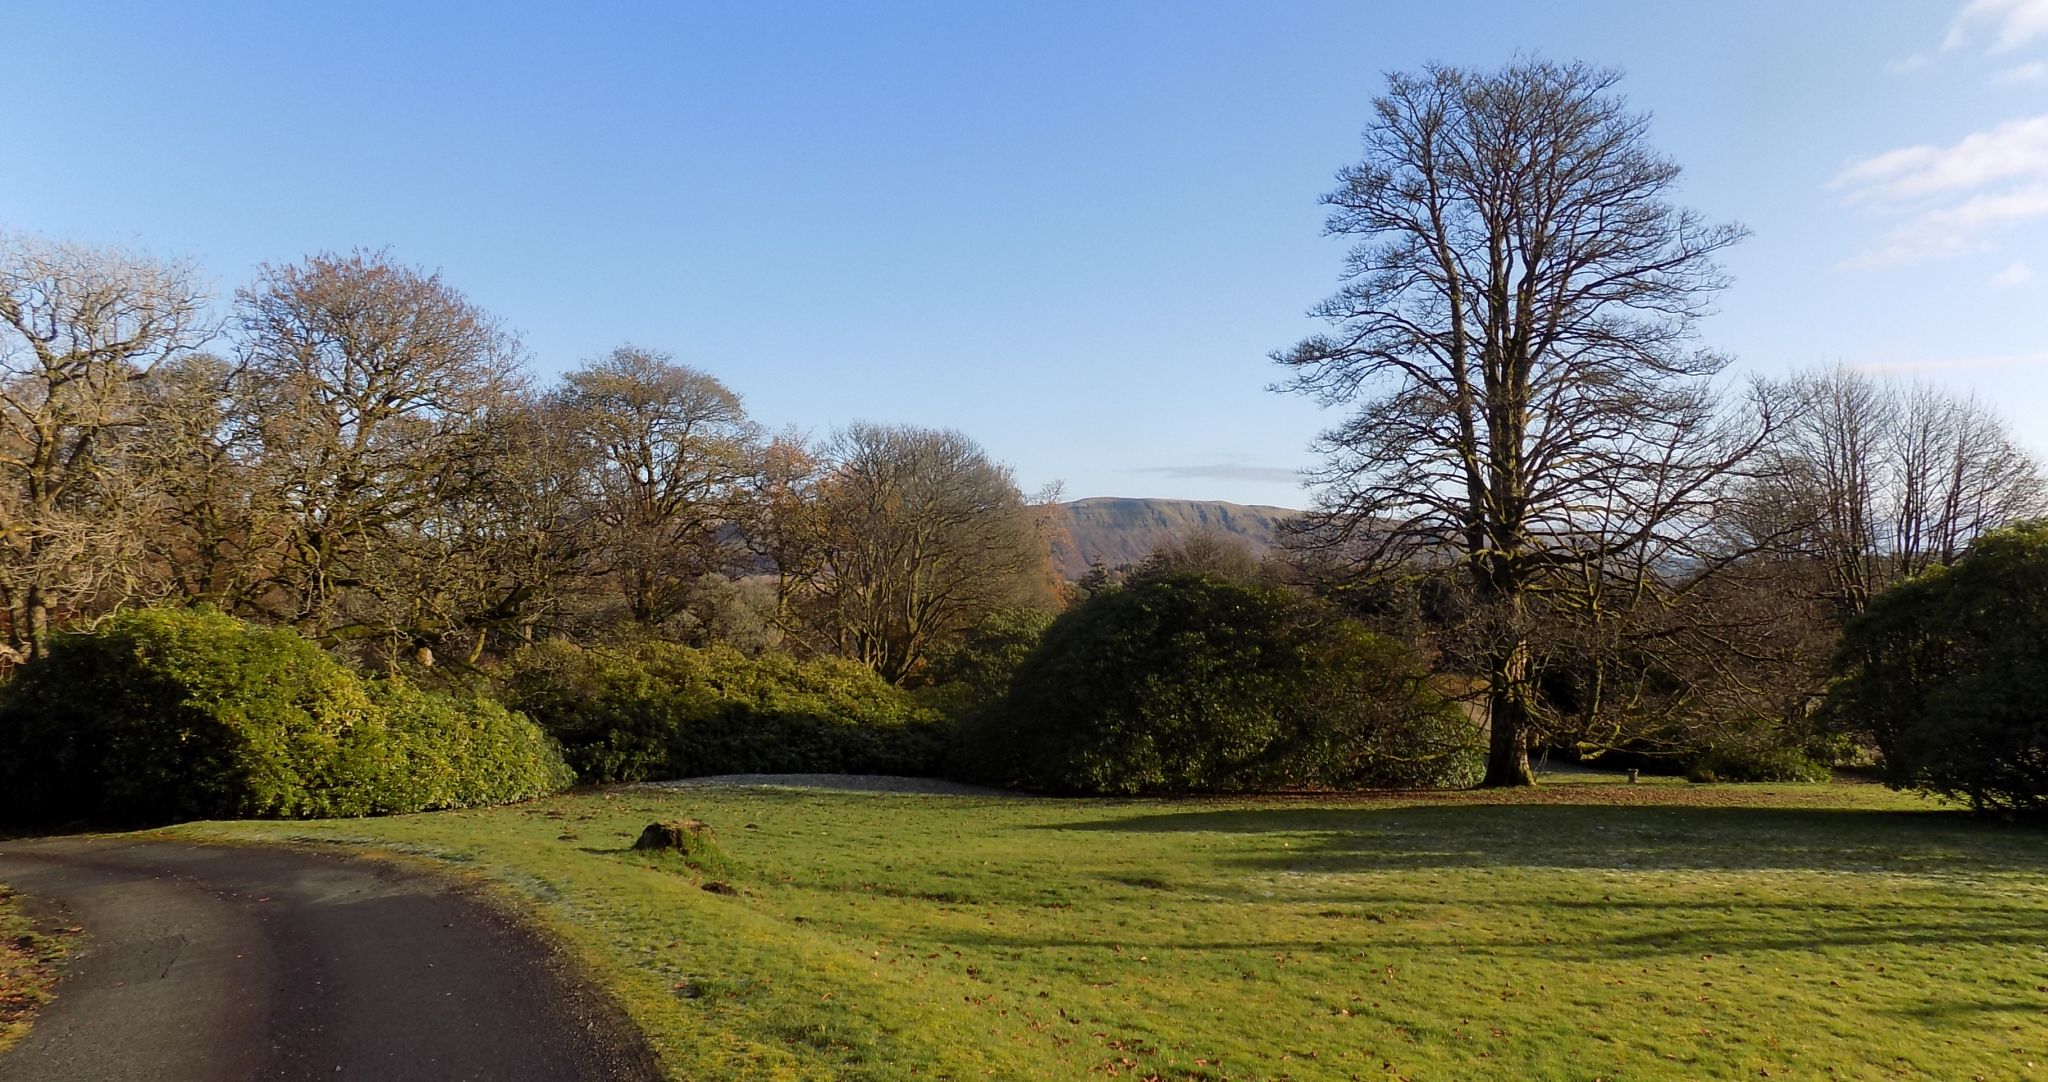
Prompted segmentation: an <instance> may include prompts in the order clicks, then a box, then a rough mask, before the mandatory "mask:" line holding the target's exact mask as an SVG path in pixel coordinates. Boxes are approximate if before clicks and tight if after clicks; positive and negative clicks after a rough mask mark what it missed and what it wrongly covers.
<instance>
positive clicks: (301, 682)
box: [0, 608, 568, 822]
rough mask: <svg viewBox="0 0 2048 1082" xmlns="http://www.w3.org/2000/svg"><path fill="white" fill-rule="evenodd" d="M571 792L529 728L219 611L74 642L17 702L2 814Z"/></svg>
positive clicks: (18, 683)
mask: <svg viewBox="0 0 2048 1082" xmlns="http://www.w3.org/2000/svg"><path fill="white" fill-rule="evenodd" d="M567 779H568V772H567V769H566V767H564V766H563V765H562V763H561V760H560V756H559V754H558V753H557V752H556V751H555V750H554V749H553V747H552V746H550V744H549V743H548V741H547V739H546V737H545V735H544V734H542V733H541V732H540V731H539V730H538V729H537V728H535V727H534V726H533V725H532V723H531V722H528V721H526V720H525V719H523V718H519V717H518V716H516V715H512V714H510V713H508V712H505V711H503V710H501V709H500V708H498V707H496V706H494V705H491V704H465V703H462V702H459V701H456V700H449V699H445V698H443V697H440V696H435V695H431V694H429V693H427V692H425V691H422V690H419V689H415V688H411V687H407V686H403V685H397V684H378V683H372V684H366V683H365V682H364V681H363V680H361V679H360V678H358V677H357V676H356V675H355V674H354V673H353V672H351V671H350V670H349V669H348V668H346V667H345V666H343V665H342V664H341V663H339V662H337V661H336V660H335V659H334V658H332V657H331V656H329V655H328V654H326V653H325V652H323V651H322V650H320V649H319V648H318V647H317V646H315V645H313V644H312V643H310V642H307V641H306V640H305V639H304V638H302V637H300V636H299V635H298V634H297V633H295V632H293V631H290V630H285V629H277V628H261V627H254V626H251V625H249V624H245V623H243V622H242V621H240V620H236V619H234V618H233V617H230V616H227V615H224V614H222V613H220V612H218V611H214V610H211V609H204V608H201V609H172V608H158V609H143V610H139V611H134V612H128V613H123V614H120V615H118V616H115V617H114V618H112V619H110V620H108V621H107V622H106V623H105V624H103V625H101V626H100V627H99V628H97V629H96V630H93V631H91V632H84V633H75V634H68V635H63V636H60V637H58V638H57V639H55V640H54V641H53V643H52V645H51V649H50V653H49V655H48V656H47V657H45V658H42V659H39V660H37V661H34V662H32V663H29V664H27V665H24V666H22V667H21V669H20V670H19V671H18V672H17V673H16V675H15V678H14V680H13V681H12V682H11V683H9V684H8V685H7V686H6V687H5V688H4V689H0V814H4V815H5V816H6V817H7V818H8V819H11V820H14V821H37V822H60V821H70V820H78V819H88V820H99V821H115V822H140V821H162V820H167V819H193V818H238V817H265V818H306V817H320V816H350V815H370V814H379V813H385V812H401V811H418V810H424V809H427V808H436V807H450V806H455V805H458V804H473V803H488V802H496V801H504V800H513V799H520V798H523V797H528V796H534V795H538V794H539V793H541V792H546V791H548V790H550V789H553V788H559V787H560V786H561V785H562V784H564V783H565V782H566V781H567Z"/></svg>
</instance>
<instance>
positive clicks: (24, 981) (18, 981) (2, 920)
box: [0, 883, 65, 1052]
mask: <svg viewBox="0 0 2048 1082" xmlns="http://www.w3.org/2000/svg"><path fill="white" fill-rule="evenodd" d="M64 947H65V944H64V940H63V938H62V937H60V936H56V935H48V934H44V932H41V931H38V930H37V929H36V928H35V927H34V925H33V924H31V922H30V921H29V919H28V918H27V917H26V916H24V915H23V914H22V912H21V903H20V899H19V898H18V897H17V896H16V895H15V894H14V892H13V891H11V890H9V889H8V887H7V885H6V884H4V883H0V1052H5V1051H6V1050H7V1049H8V1048H9V1047H10V1046H12V1045H13V1044H14V1043H15V1042H16V1041H18V1040H20V1039H21V1038H22V1037H23V1036H24V1035H25V1034H27V1033H28V1027H29V1023H30V1022H31V1021H33V1020H34V1017H35V1012H36V1009H37V1008H39V1007H41V1006H42V1005H43V1004H44V1003H47V1002H49V998H50V990H51V988H52V987H53V986H54V985H55V984H56V981H57V963H58V962H59V961H60V960H62V958H63V956H64Z"/></svg>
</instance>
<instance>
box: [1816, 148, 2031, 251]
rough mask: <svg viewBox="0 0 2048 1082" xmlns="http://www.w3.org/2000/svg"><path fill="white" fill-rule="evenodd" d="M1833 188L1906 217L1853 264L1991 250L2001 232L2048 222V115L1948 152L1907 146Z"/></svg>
mask: <svg viewBox="0 0 2048 1082" xmlns="http://www.w3.org/2000/svg"><path fill="white" fill-rule="evenodd" d="M1829 187H1830V188H1833V189H1834V190H1836V191H1838V192H1841V193H1843V198H1844V200H1845V201H1847V202H1848V203H1850V204H1853V205H1858V206H1863V207H1867V208H1869V209H1871V210H1872V211H1873V212H1875V213H1878V214H1881V215H1885V216H1887V217H1893V218H1896V219H1898V222H1897V224H1896V225H1894V226H1893V227H1892V229H1891V230H1890V232H1888V233H1887V234H1886V235H1885V236H1884V238H1883V239H1882V240H1881V241H1879V243H1878V244H1877V246H1876V247H1874V248H1872V249H1871V250H1869V251H1867V252H1864V253H1863V254H1861V255H1859V256H1857V257H1855V258H1854V259H1851V260H1850V261H1849V265H1850V266H1856V267H1893V266H1900V265H1904V264H1908V263H1920V262H1926V261H1929V260H1936V259H1947V258H1952V257H1954V256H1958V255H1963V254H1966V253H1969V252H1978V251H1984V250H1987V249H1989V248H1991V247H1992V246H1993V244H1992V236H1993V235H1994V233H1995V232H1996V231H1998V230H2002V229H2008V228H2011V227H2014V226H2018V225H2021V224H2024V223H2028V222H2032V221H2035V220H2037V219H2048V114H2043V115H2041V116H2037V117H2027V118H2022V119H2019V120H2009V121H2006V122H2005V123H2003V124H1999V125H1996V126H1995V127H1992V128H1988V129H1986V130H1984V131H1980V132H1972V133H1971V134H1969V135H1967V136H1964V137H1963V138H1962V139H1960V140H1958V141H1957V142H1955V143H1952V144H1950V145H1947V146H1936V145H1931V144H1921V145H1917V146H1908V147H1900V148H1898V149H1896V150H1889V151H1886V152H1884V153H1882V154H1878V155H1875V156H1873V157H1869V158H1865V159H1863V160H1861V161H1857V162H1852V163H1850V164H1849V165H1848V166H1847V167H1845V168H1844V169H1843V170H1842V171H1841V172H1839V173H1837V174H1836V175H1835V177H1834V179H1833V180H1832V181H1830V182H1829Z"/></svg>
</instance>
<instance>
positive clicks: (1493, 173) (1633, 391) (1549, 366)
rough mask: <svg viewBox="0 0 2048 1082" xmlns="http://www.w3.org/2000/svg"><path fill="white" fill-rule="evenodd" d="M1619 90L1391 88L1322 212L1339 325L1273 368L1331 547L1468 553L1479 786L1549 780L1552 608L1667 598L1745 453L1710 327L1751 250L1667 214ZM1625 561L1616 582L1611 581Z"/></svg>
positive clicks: (1371, 562)
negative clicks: (1540, 650)
mask: <svg viewBox="0 0 2048 1082" xmlns="http://www.w3.org/2000/svg"><path fill="white" fill-rule="evenodd" d="M1617 79H1618V76H1617V75H1616V74H1614V73H1612V72H1608V71H1603V70H1599V69H1595V68H1591V67H1587V66H1585V65H1581V64H1571V65H1559V64H1553V63H1548V62H1542V61H1525V62H1517V63H1514V64H1511V65H1509V66H1507V67H1504V68H1501V69H1498V70H1493V71H1466V70H1460V69H1456V68H1447V67H1432V68H1429V69H1426V70H1425V71H1423V72H1422V73H1421V74H1419V75H1407V74H1397V75H1393V76H1390V77H1389V79H1388V81H1387V89H1386V93H1385V94H1383V95H1382V96H1380V97H1379V98H1377V99H1375V101H1374V103H1373V118H1372V120H1371V122H1370V124H1369V126H1368V127H1367V129H1366V132H1365V136H1364V144H1365V149H1364V156H1363V158H1362V160H1361V161H1360V162H1359V163H1358V164H1356V165H1353V166H1350V167H1347V168H1345V169H1344V170H1342V171H1341V172H1340V173H1339V177H1338V179H1339V186H1338V188H1337V189H1336V190H1335V191H1333V192H1331V193H1330V194H1329V195H1327V196H1325V197H1324V199H1323V202H1324V203H1325V204H1326V205H1327V206H1328V207H1329V208H1330V215H1329V219H1328V224H1327V232H1328V233H1329V234H1331V235H1335V236H1340V237H1345V238H1349V239H1351V240H1353V241H1354V242H1355V243H1354V245H1353V247H1352V248H1351V250H1350V253H1349V256H1348V258H1347V261H1346V264H1345V269H1344V273H1343V277H1342V283H1341V286H1340V288H1339V290H1338V291H1337V293H1336V294H1335V295H1333V296H1331V297H1330V298H1329V299H1328V300H1326V301H1324V302H1323V303H1322V304H1320V305H1318V306H1317V307H1316V308H1315V309H1314V310H1313V314H1314V315H1316V316H1318V317H1320V318H1322V319H1324V320H1326V321H1328V322H1329V323H1330V324H1331V325H1332V327H1333V329H1332V330H1331V331H1330V332H1328V333H1325V334H1321V335H1317V336H1315V337H1311V338H1309V339H1307V340H1305V341H1303V342H1301V343H1300V344H1298V345H1296V346H1295V347H1293V348H1292V349H1289V350H1285V351H1282V352H1279V353H1276V354H1275V355H1274V358H1275V360H1277V361H1278V362H1279V363H1281V364H1283V365H1285V366H1286V367H1287V368H1288V369H1289V370H1290V372H1291V374H1290V376H1289V377H1288V379H1287V380H1286V382H1285V383H1284V385H1283V386H1284V387H1285V388H1286V389H1289V390H1292V391H1296V392H1300V393H1303V394H1306V395H1309V396H1311V397H1313V398H1315V399H1316V400H1318V401H1319V402H1321V403H1323V404H1324V405H1326V406H1334V407H1343V408H1345V409H1347V410H1348V411H1349V413H1348V416H1347V417H1346V418H1345V419H1344V420H1343V421H1342V422H1341V423H1340V424H1339V425H1337V426H1336V427H1335V428H1333V429H1331V430H1330V431H1329V432H1327V433H1326V434H1325V436H1324V438H1323V441H1322V446H1323V448H1324V450H1325V451H1326V452H1327V454H1328V460H1327V465H1326V466H1325V468H1324V469H1323V470H1322V472H1321V474H1320V475H1319V477H1318V480H1319V481H1320V492H1319V494H1318V497H1317V510H1316V514H1315V516H1314V521H1313V526H1314V529H1313V535H1314V536H1317V537H1321V538H1325V539H1327V540H1328V542H1329V543H1330V544H1332V545H1341V546H1345V547H1346V548H1345V551H1349V552H1353V553H1356V554H1358V563H1359V564H1360V567H1359V568H1358V570H1360V571H1370V570H1372V569H1374V568H1384V567H1386V566H1388V565H1390V564H1400V563H1408V564H1412V563H1413V562H1414V561H1416V560H1424V561H1428V560H1435V561H1437V562H1438V563H1441V562H1443V561H1445V560H1450V559H1455V560H1457V561H1459V562H1460V563H1461V564H1462V566H1463V568H1464V573H1465V575H1466V576H1467V577H1468V579H1469V581H1470V582H1471V584H1472V587H1473V592H1474V595H1475V604H1476V605H1477V606H1478V607H1479V609H1480V612H1481V614H1482V616H1483V619H1482V620H1481V621H1480V624H1481V626H1483V628H1484V634H1483V635H1481V636H1480V638H1481V639H1482V645H1483V649H1482V651H1481V654H1482V656H1481V657H1479V658H1478V659H1477V664H1478V667H1479V668H1480V669H1481V670H1482V671H1481V672H1480V673H1479V675H1481V676H1483V678H1484V681H1485V687H1486V696H1487V706H1488V710H1489V715H1490V723H1491V738H1490V744H1491V746H1490V749H1489V754H1488V759H1487V770H1486V776H1485V782H1486V783H1487V784H1489V785H1523V784H1529V783H1531V782H1532V781H1533V780H1534V779H1533V775H1532V773H1531V771H1530V768H1529V761H1528V749H1529V746H1530V742H1531V736H1532V731H1533V730H1534V729H1536V728H1537V727H1538V725H1539V724H1540V722H1541V717H1540V715H1541V709H1542V708H1541V704H1540V701H1539V699H1540V696H1539V695H1538V694H1537V685H1536V676H1537V674H1538V671H1539V667H1540V662H1539V658H1538V657H1537V653H1536V651H1537V646H1538V642H1539V636H1538V635H1537V634H1536V626H1535V625H1536V622H1537V621H1538V619H1539V617H1540V616H1542V615H1544V614H1545V613H1553V614H1554V613H1555V612H1557V611H1558V610H1559V607H1560V606H1566V605H1570V604H1572V603H1573V601H1572V599H1573V598H1574V597H1578V598H1582V599H1583V601H1584V603H1586V604H1595V605H1597V604H1601V603H1604V602H1603V600H1602V599H1603V596H1604V594H1605V593H1606V592H1607V591H1608V589H1609V586H1607V585H1602V586H1601V587H1600V588H1598V589H1594V590H1588V589H1587V588H1586V586H1585V582H1586V575H1587V572H1588V570H1589V569H1594V570H1595V571H1596V572H1597V573H1596V575H1595V577H1596V578H1597V579H1601V580H1606V579H1608V578H1609V577H1610V575H1611V574H1619V575H1621V576H1623V577H1624V578H1629V579H1630V582H1625V583H1624V584H1623V587H1624V588H1627V587H1628V586H1629V585H1647V584H1651V583H1653V582H1654V579H1655V566H1654V563H1653V554H1654V558H1656V559H1670V558H1673V557H1674V553H1673V551H1672V549H1673V546H1674V545H1679V544H1682V540H1683V538H1684V536H1686V535H1688V534H1690V533H1693V532H1695V531H1697V529H1698V522H1699V520H1700V518H1701V517H1702V516H1703V514H1704V510H1705V507H1706V505H1707V504H1708V503H1709V502H1710V500H1711V498H1712V495H1713V487H1714V486H1715V485H1716V484H1717V483H1718V481H1719V479H1721V478H1722V477H1723V475H1724V474H1725V472H1726V471H1727V470H1728V468H1729V467H1730V465H1731V464H1732V463H1733V462H1735V461H1737V460H1738V459H1739V458H1740V457H1741V454H1742V451H1743V450H1744V448H1742V447H1740V446H1737V447H1731V446H1730V445H1729V440H1728V438H1727V433H1726V432H1725V431H1723V430H1722V429H1721V428H1720V426H1719V425H1718V424H1717V421H1716V417H1717V413H1718V409H1717V400H1716V397H1715V395H1714V393H1713V389H1712V377H1713V376H1714V375H1715V374H1716V373H1718V372H1719V371H1720V370H1721V368H1722V367H1723V366H1724V364H1725V361H1724V359H1723V358H1722V357H1720V356H1717V355H1715V354H1713V353H1710V352H1705V351H1702V350H1700V349H1698V348H1697V347H1696V345H1695V340H1694V324H1695V321H1696V319H1697V318H1698V317H1699V316H1701V315H1702V314H1703V313H1704V312H1705V310H1706V306H1707V304H1708V302H1709V300H1710V298H1711V296H1712V295H1713V294H1714V293H1715V291H1717V290H1718V289H1719V288H1721V286H1722V285H1723V284H1724V279H1723V276H1722V274H1721V272H1720V271H1719V270H1718V268H1717V267H1716V264H1715V263H1714V256H1715V254H1716V253H1717V252H1719V251H1721V250H1722V249H1724V248H1726V247H1727V246H1729V245H1731V244H1734V243H1735V242H1736V241H1738V240H1739V239H1741V237H1742V236H1743V231H1742V230H1741V229H1740V228H1739V227H1736V226H1732V225H1715V224H1710V223H1708V222H1706V221H1703V220H1702V219H1701V218H1700V216H1699V215H1697V214H1696V213H1694V212H1692V211H1690V210H1685V209H1681V208H1679V207H1677V206H1675V205H1674V204H1673V203H1672V201H1671V197H1672V194H1673V189H1674V186H1675V185H1676V183H1677V181H1678V176H1679V167H1678V166H1677V165H1676V164H1674V163H1673V162H1672V161H1670V160H1669V159H1667V158H1665V157H1663V156H1662V155H1660V154H1658V153H1657V152H1656V151H1655V150H1653V149H1652V148H1651V147H1650V146H1649V144H1648V140H1647V130H1648V124H1647V120H1646V118H1645V117H1643V116H1642V115H1640V114H1637V113H1635V112H1633V111H1631V110H1630V109H1629V107H1628V105H1627V104H1626V103H1625V102H1624V101H1623V100H1622V99H1621V98H1620V97H1619V96H1617V95H1616V94H1615V92H1614V87H1615V84H1616V81H1617ZM1609 569H1614V570H1613V571H1610V570H1609Z"/></svg>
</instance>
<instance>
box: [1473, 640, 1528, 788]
mask: <svg viewBox="0 0 2048 1082" xmlns="http://www.w3.org/2000/svg"><path fill="white" fill-rule="evenodd" d="M1489 668H1491V669H1492V671H1491V672H1489V673H1488V674H1487V678H1488V683H1489V687H1488V691H1487V695H1486V708H1487V730H1488V733H1489V737H1488V740H1487V749H1486V777H1485V779H1484V780H1482V781H1481V782H1480V783H1479V784H1480V785H1481V786H1482V787H1485V788H1507V787H1510V786H1521V785H1534V784H1536V774H1535V772H1534V771H1532V770H1530V769H1529V685H1528V680H1529V647H1528V644H1526V643H1516V644H1514V645H1513V646H1510V647H1508V648H1507V649H1505V650H1502V651H1501V652H1500V653H1498V654H1496V655H1495V656H1494V659H1493V664H1492V665H1491V666H1489Z"/></svg>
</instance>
